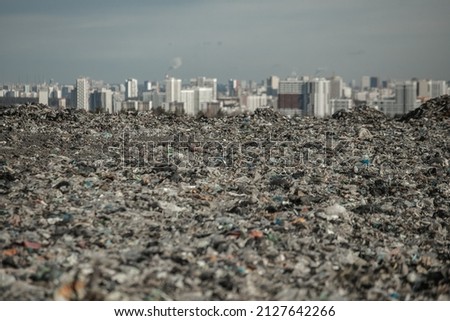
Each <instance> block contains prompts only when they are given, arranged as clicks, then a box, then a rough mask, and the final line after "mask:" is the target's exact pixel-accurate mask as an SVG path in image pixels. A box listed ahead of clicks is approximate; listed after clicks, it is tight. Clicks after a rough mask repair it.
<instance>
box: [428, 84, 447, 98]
mask: <svg viewBox="0 0 450 321" xmlns="http://www.w3.org/2000/svg"><path fill="white" fill-rule="evenodd" d="M429 86H430V87H429V88H430V97H431V98H434V97H439V96H442V95H445V94H447V83H446V82H445V80H430V85H429Z"/></svg>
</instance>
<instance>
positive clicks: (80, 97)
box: [76, 78, 89, 111]
mask: <svg viewBox="0 0 450 321" xmlns="http://www.w3.org/2000/svg"><path fill="white" fill-rule="evenodd" d="M76 91H77V95H76V98H77V99H76V101H77V102H76V108H77V109H84V110H86V111H89V82H88V80H87V79H86V78H78V79H77V88H76Z"/></svg>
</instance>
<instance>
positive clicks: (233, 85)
mask: <svg viewBox="0 0 450 321" xmlns="http://www.w3.org/2000/svg"><path fill="white" fill-rule="evenodd" d="M240 86H241V84H240V81H239V80H235V79H230V80H228V96H230V97H237V96H238V95H239V92H240Z"/></svg>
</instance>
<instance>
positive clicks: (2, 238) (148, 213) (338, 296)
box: [0, 96, 450, 300]
mask: <svg viewBox="0 0 450 321" xmlns="http://www.w3.org/2000/svg"><path fill="white" fill-rule="evenodd" d="M420 108H421V109H420V110H418V111H415V112H412V113H411V114H409V115H406V116H405V117H404V118H403V119H402V121H398V120H391V119H387V118H386V117H384V115H383V114H381V113H379V112H377V111H375V110H373V109H371V108H368V107H360V108H356V109H355V110H354V111H353V112H347V113H345V112H338V113H336V114H335V115H334V116H333V117H332V118H330V119H314V118H295V117H294V118H287V117H283V116H281V115H279V114H277V113H275V112H273V111H272V110H270V109H265V110H258V111H257V112H255V113H254V114H251V115H239V116H233V117H231V116H230V117H226V118H211V119H208V118H196V119H194V118H182V117H176V116H170V115H159V116H158V115H154V114H152V113H146V114H136V113H123V114H119V115H104V114H97V115H92V114H86V113H83V112H75V111H67V110H66V111H55V110H52V109H50V108H48V107H46V106H42V105H24V106H11V107H1V108H0V128H1V130H0V150H1V153H0V225H1V226H2V228H1V229H0V299H2V300H54V299H57V300H60V299H62V300H77V299H78V300H93V299H94V300H305V299H308V300H449V299H450V286H449V284H450V280H449V278H450V252H449V249H450V237H449V224H450V223H449V222H450V221H449V215H450V214H449V204H450V187H449V181H450V165H449V160H450V149H449V145H448V141H449V137H450V121H449V113H448V110H449V97H448V96H443V97H440V98H438V99H435V100H432V101H429V102H427V104H426V105H424V106H422V107H420Z"/></svg>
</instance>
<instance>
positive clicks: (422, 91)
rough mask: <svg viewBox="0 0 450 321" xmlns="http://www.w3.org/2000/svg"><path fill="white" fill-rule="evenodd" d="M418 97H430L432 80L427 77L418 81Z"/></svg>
mask: <svg viewBox="0 0 450 321" xmlns="http://www.w3.org/2000/svg"><path fill="white" fill-rule="evenodd" d="M417 97H420V98H429V97H430V81H429V80H427V79H421V80H419V81H418V82H417Z"/></svg>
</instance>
